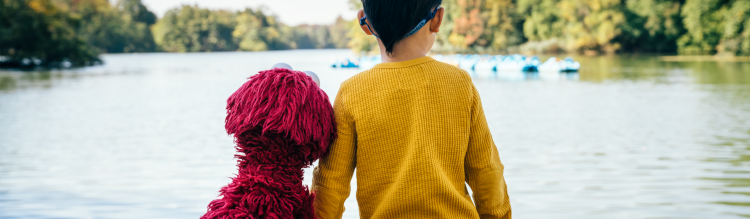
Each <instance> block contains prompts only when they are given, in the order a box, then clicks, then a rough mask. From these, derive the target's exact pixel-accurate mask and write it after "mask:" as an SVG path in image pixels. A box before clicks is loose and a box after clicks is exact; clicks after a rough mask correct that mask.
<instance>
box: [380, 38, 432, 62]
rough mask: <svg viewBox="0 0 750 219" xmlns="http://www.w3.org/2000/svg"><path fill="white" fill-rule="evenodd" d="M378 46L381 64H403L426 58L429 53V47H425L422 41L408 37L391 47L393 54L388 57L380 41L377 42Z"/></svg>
mask: <svg viewBox="0 0 750 219" xmlns="http://www.w3.org/2000/svg"><path fill="white" fill-rule="evenodd" d="M378 44H380V57H381V58H382V62H383V63H387V62H403V61H409V60H412V59H416V58H422V57H425V56H427V51H429V48H428V47H429V46H428V45H425V43H424V40H422V41H420V40H417V37H408V38H406V39H404V40H402V41H401V42H398V43H396V45H394V46H393V52H392V53H391V55H390V56H388V54H387V53H386V52H385V46H384V45H383V43H382V42H380V40H378ZM430 46H431V45H430Z"/></svg>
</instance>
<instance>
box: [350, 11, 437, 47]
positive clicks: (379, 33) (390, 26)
mask: <svg viewBox="0 0 750 219" xmlns="http://www.w3.org/2000/svg"><path fill="white" fill-rule="evenodd" d="M441 2H442V0H362V6H364V9H363V10H360V12H359V19H360V25H361V27H362V30H364V31H365V32H366V33H367V34H373V35H375V36H376V37H378V39H380V41H381V42H382V44H383V47H385V51H386V53H388V54H389V55H390V54H392V53H393V47H394V46H395V45H396V43H398V42H401V41H402V40H404V39H406V38H407V37H410V36H414V35H419V36H420V37H427V38H426V41H430V40H431V41H430V42H425V43H429V46H428V47H432V43H433V42H434V35H433V33H437V32H438V30H439V27H440V23H441V22H442V16H443V11H444V9H442V8H440V7H439V6H440V3H441ZM433 18H437V19H433ZM425 28H426V29H428V30H429V31H420V30H422V29H425ZM425 34H428V35H430V36H424V35H425ZM420 40H421V39H420ZM422 41H425V40H422ZM427 49H429V48H427Z"/></svg>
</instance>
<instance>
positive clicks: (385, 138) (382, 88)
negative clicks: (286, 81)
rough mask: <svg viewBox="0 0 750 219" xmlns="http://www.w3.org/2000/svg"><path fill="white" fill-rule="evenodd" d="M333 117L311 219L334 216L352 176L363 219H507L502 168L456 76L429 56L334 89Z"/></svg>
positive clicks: (461, 75) (467, 86)
mask: <svg viewBox="0 0 750 219" xmlns="http://www.w3.org/2000/svg"><path fill="white" fill-rule="evenodd" d="M334 111H335V114H336V120H337V123H338V125H337V130H338V138H337V139H336V140H335V142H334V143H333V144H332V145H331V147H330V149H329V150H330V151H329V154H328V155H327V156H325V157H323V158H322V159H321V161H320V164H319V166H318V167H316V169H315V173H314V174H315V175H314V180H313V190H314V191H316V193H317V198H316V201H315V209H316V215H317V216H318V218H340V217H341V214H342V213H343V210H344V209H343V203H344V200H345V199H346V198H347V197H348V195H349V190H350V188H349V183H350V181H351V177H352V174H353V172H354V169H355V168H356V169H357V182H358V184H357V201H358V202H359V206H360V216H361V217H362V218H480V217H481V218H510V216H511V215H510V202H509V200H508V195H507V191H506V186H505V181H504V180H503V166H502V164H501V163H500V158H499V156H498V154H497V149H496V147H495V145H494V143H493V141H492V136H491V135H490V132H489V129H488V127H487V122H486V119H485V117H484V112H483V111H482V106H481V102H480V99H479V96H478V94H477V91H476V89H475V88H474V85H473V84H472V82H471V79H470V77H469V76H468V74H467V73H466V72H464V71H463V70H461V69H458V68H456V67H453V66H450V65H448V64H445V63H442V62H438V61H435V60H434V59H432V58H430V57H422V58H417V59H413V60H409V61H405V62H392V63H383V64H379V65H377V66H375V67H374V68H373V69H371V70H368V71H364V72H362V73H360V74H358V75H356V76H354V77H352V78H350V79H349V80H347V81H345V82H344V83H342V84H341V89H340V90H339V93H338V96H337V97H336V101H335V104H334ZM464 182H468V183H469V185H470V186H471V187H472V190H473V191H474V195H475V201H476V202H477V206H476V207H475V206H474V204H472V201H471V198H470V197H469V195H468V193H467V189H466V187H465V184H464Z"/></svg>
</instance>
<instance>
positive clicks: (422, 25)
mask: <svg viewBox="0 0 750 219" xmlns="http://www.w3.org/2000/svg"><path fill="white" fill-rule="evenodd" d="M440 8H441V7H440V6H437V7H435V10H433V11H432V12H430V13H429V14H427V16H425V17H424V18H423V19H422V21H420V22H419V24H417V26H416V27H414V29H411V31H409V32H408V33H406V35H404V36H403V37H401V38H398V39H403V38H407V37H409V36H411V35H414V34H415V33H417V31H419V29H422V27H424V25H425V24H427V21H429V20H432V19H433V18H435V15H436V14H437V11H438V9H440ZM366 20H367V15H365V16H363V17H362V19H359V25H360V26H362V25H367V29H368V30H370V33H372V35H373V36H375V37H376V38H380V37H379V36H378V35H377V34H375V32H374V31H372V29H370V24H368V23H367V21H366Z"/></svg>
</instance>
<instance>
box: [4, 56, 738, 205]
mask: <svg viewBox="0 0 750 219" xmlns="http://www.w3.org/2000/svg"><path fill="white" fill-rule="evenodd" d="M348 53H349V52H348V51H345V50H299V51H278V52H259V53H235V52H230V53H202V54H124V55H106V56H104V60H105V62H106V64H105V65H103V66H95V67H90V68H82V69H72V70H64V71H60V70H53V71H39V72H14V71H0V218H196V217H198V216H199V215H201V213H203V212H204V211H205V207H206V205H207V204H208V202H209V201H210V200H212V199H214V198H215V197H216V195H217V190H218V189H219V188H220V187H221V186H223V185H225V184H226V183H228V182H229V179H228V177H230V176H232V174H233V173H234V172H235V171H236V169H235V167H234V163H233V160H232V159H233V158H232V155H233V154H234V149H233V148H232V139H231V138H230V137H228V136H226V134H225V133H224V131H223V119H224V106H225V100H226V98H227V97H228V96H229V94H231V93H232V92H233V91H234V90H235V89H236V88H237V87H238V86H239V85H240V84H242V83H243V82H244V80H245V78H247V77H248V76H249V75H250V74H252V73H253V72H257V71H259V70H262V69H264V68H267V67H269V66H270V65H271V64H273V63H276V62H288V63H290V64H291V65H292V66H293V67H295V69H300V70H312V71H314V72H316V73H318V75H320V77H321V82H322V84H321V87H322V88H323V89H324V90H325V91H326V92H327V93H328V95H329V96H330V97H331V98H335V95H336V91H337V90H338V86H339V84H340V83H341V81H343V80H345V79H346V78H348V77H350V76H352V75H354V74H356V73H357V72H358V70H356V69H331V68H329V67H328V62H329V61H330V59H331V58H335V57H344V56H347V55H348ZM542 58H543V59H546V57H542ZM576 60H579V61H580V62H581V64H582V69H581V71H580V72H579V73H544V72H542V73H520V72H497V73H493V72H470V73H471V74H472V76H473V78H474V83H475V84H476V86H477V89H478V90H479V92H480V93H481V95H482V102H483V105H484V107H485V112H486V113H487V118H488V122H489V125H490V128H491V129H492V133H493V137H494V139H495V142H496V143H497V145H498V147H499V150H500V154H501V157H502V160H503V163H504V164H505V165H506V178H507V181H508V185H509V189H510V196H511V202H512V206H513V208H514V215H516V217H518V218H742V217H750V125H748V124H750V63H745V62H708V61H694V62H673V61H664V60H662V59H660V58H659V57H652V56H606V57H576ZM306 176H307V177H306V179H305V180H306V182H307V183H309V181H310V179H309V177H310V175H309V170H308V173H307V175H306ZM354 185H355V186H354V188H356V183H355V182H354ZM346 209H347V211H346V212H345V215H346V218H356V217H357V215H358V214H357V206H356V200H355V198H354V196H353V195H352V196H350V199H349V200H347V203H346Z"/></svg>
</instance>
